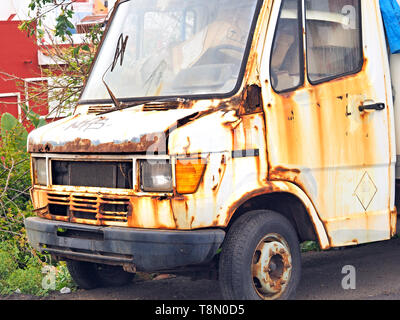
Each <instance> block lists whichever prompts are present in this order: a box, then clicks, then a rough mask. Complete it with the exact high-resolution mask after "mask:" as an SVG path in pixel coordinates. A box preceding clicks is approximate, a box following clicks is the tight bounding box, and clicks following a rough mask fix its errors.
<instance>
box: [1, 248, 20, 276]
mask: <svg viewBox="0 0 400 320" xmlns="http://www.w3.org/2000/svg"><path fill="white" fill-rule="evenodd" d="M17 267H18V263H17V262H16V261H15V259H14V257H13V256H12V255H11V254H10V253H9V252H7V251H0V281H3V280H5V279H7V278H8V276H9V275H10V274H11V273H12V272H13V271H14V270H15V269H17Z"/></svg>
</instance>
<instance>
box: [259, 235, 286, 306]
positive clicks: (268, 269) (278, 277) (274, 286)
mask: <svg viewBox="0 0 400 320" xmlns="http://www.w3.org/2000/svg"><path fill="white" fill-rule="evenodd" d="M291 273H292V258H291V255H290V250H289V246H288V244H287V243H286V241H285V240H284V239H283V238H282V237H281V236H279V235H278V234H269V235H267V236H265V237H264V238H263V239H262V240H261V241H260V242H259V243H258V245H257V247H256V250H255V251H254V254H253V261H252V276H253V285H254V288H255V289H256V291H257V294H258V295H259V296H260V297H261V298H262V299H276V298H278V297H279V296H280V295H281V294H282V293H283V292H284V291H285V289H286V287H287V285H288V282H289V280H290V276H291Z"/></svg>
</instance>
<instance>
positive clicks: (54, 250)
mask: <svg viewBox="0 0 400 320" xmlns="http://www.w3.org/2000/svg"><path fill="white" fill-rule="evenodd" d="M25 228H26V231H27V235H28V240H29V242H30V244H31V245H32V246H33V247H34V248H35V249H37V250H40V251H46V252H48V253H51V254H53V255H55V256H58V257H60V258H61V259H62V258H64V259H73V260H83V261H90V262H96V263H105V264H114V265H125V264H133V265H135V267H136V269H137V270H138V271H147V272H149V271H162V270H167V269H169V270H171V269H175V268H180V267H185V266H190V265H198V264H203V263H207V262H210V261H211V260H212V259H213V257H214V256H215V255H216V254H217V251H218V249H219V248H220V246H221V244H222V242H223V240H224V237H225V232H224V231H223V230H220V229H204V230H193V231H176V230H153V229H135V228H124V227H105V226H91V225H81V224H76V223H68V222H60V221H52V220H47V219H42V218H39V217H30V218H27V219H26V220H25Z"/></svg>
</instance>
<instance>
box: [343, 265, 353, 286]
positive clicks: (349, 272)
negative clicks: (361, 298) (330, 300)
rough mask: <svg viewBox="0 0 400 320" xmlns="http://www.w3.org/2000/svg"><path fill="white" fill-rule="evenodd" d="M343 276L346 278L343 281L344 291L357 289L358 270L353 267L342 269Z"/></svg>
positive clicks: (347, 266)
mask: <svg viewBox="0 0 400 320" xmlns="http://www.w3.org/2000/svg"><path fill="white" fill-rule="evenodd" d="M342 274H344V275H345V276H344V277H343V279H342V288H343V290H355V289H356V268H355V267H354V266H351V265H346V266H344V267H343V268H342Z"/></svg>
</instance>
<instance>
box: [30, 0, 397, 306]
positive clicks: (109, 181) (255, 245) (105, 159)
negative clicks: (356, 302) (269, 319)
mask: <svg viewBox="0 0 400 320" xmlns="http://www.w3.org/2000/svg"><path fill="white" fill-rule="evenodd" d="M391 79H392V77H391V70H390V65H389V53H388V50H387V45H386V36H385V30H384V26H383V22H382V17H381V11H380V6H379V1H378V0H245V1H244V0H121V1H118V2H117V4H116V6H115V8H114V10H113V15H112V18H111V21H110V23H109V24H108V26H107V30H106V33H105V35H104V37H103V41H102V44H101V45H100V48H99V49H98V53H97V56H96V59H95V61H94V63H93V66H92V69H91V71H90V74H89V76H88V78H87V81H86V83H85V87H84V90H83V93H82V95H81V97H80V100H79V103H78V105H77V107H76V109H75V112H74V114H73V115H72V116H70V117H67V118H65V119H62V120H59V121H57V122H54V123H51V124H48V125H47V126H45V127H42V128H39V129H37V130H35V131H33V132H32V133H31V134H30V135H29V137H28V151H29V152H30V153H31V158H32V181H33V187H32V190H31V196H32V201H33V204H34V208H35V212H36V213H37V216H36V217H32V218H28V219H26V222H25V224H26V230H27V234H28V238H29V241H30V243H31V244H32V245H33V246H34V247H35V248H36V249H38V250H40V251H45V252H48V253H50V254H52V255H53V256H55V257H57V258H58V259H61V260H67V263H68V267H69V270H70V273H71V275H72V276H73V278H74V279H75V281H76V282H77V283H78V285H80V286H81V287H83V288H93V287H95V286H98V285H117V284H124V283H126V282H127V281H128V280H129V279H130V278H131V276H132V275H133V274H134V273H135V272H136V271H145V272H154V271H160V272H169V273H184V272H186V273H187V272H189V273H191V274H199V273H200V271H207V272H211V271H214V274H216V275H217V276H218V279H219V282H220V287H221V293H222V295H223V297H224V298H225V299H264V300H269V299H288V298H292V297H294V295H295V291H296V288H297V285H298V283H299V281H300V275H301V252H300V243H302V242H303V241H306V240H313V241H317V242H318V244H319V246H320V247H321V249H323V250H327V249H330V248H334V247H343V246H353V245H357V244H361V243H368V242H374V241H381V240H388V239H390V238H391V237H392V236H394V235H395V233H396V222H397V211H396V207H395V187H396V177H397V176H396V154H400V152H396V130H397V127H396V126H395V115H394V100H393V92H392V80H391ZM399 89H400V88H399ZM398 132H399V133H400V131H398ZM399 137H400V136H399ZM398 177H400V176H398Z"/></svg>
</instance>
